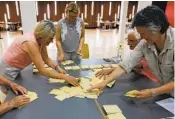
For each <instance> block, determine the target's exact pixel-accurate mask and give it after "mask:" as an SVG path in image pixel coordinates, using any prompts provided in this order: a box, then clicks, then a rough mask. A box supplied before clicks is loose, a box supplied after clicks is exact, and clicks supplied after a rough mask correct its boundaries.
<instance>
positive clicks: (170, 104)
mask: <svg viewBox="0 0 175 119" xmlns="http://www.w3.org/2000/svg"><path fill="white" fill-rule="evenodd" d="M156 103H157V104H158V105H160V106H162V107H163V108H165V109H166V110H168V111H170V112H171V113H173V114H174V99H173V98H167V99H164V100H161V101H157V102H156Z"/></svg>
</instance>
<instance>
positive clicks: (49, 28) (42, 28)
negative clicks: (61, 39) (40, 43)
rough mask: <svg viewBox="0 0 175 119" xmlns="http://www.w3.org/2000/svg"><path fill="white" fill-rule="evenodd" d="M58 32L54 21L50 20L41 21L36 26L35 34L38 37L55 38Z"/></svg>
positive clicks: (44, 38)
mask: <svg viewBox="0 0 175 119" xmlns="http://www.w3.org/2000/svg"><path fill="white" fill-rule="evenodd" d="M55 33H56V29H55V26H54V24H53V22H51V21H49V20H43V21H41V22H40V23H39V24H38V25H37V26H36V28H35V31H34V35H35V37H36V39H38V38H40V39H43V40H50V39H51V38H54V36H55Z"/></svg>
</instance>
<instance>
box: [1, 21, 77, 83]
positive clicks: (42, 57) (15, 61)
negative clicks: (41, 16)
mask: <svg viewBox="0 0 175 119" xmlns="http://www.w3.org/2000/svg"><path fill="white" fill-rule="evenodd" d="M55 32H56V29H55V26H54V24H53V23H52V22H51V21H49V20H43V21H41V22H40V23H39V24H38V25H37V26H36V28H35V30H34V33H25V34H24V35H22V36H19V37H17V38H16V39H14V41H13V43H12V44H11V46H10V47H9V48H8V49H7V50H6V52H5V54H4V56H3V57H2V60H1V61H0V74H1V75H3V76H4V77H6V78H8V79H10V80H14V79H15V78H16V77H17V75H18V74H19V73H20V71H21V70H22V69H24V68H25V67H27V66H28V65H29V64H31V63H32V62H33V63H34V64H35V66H36V68H37V69H38V70H39V72H40V73H41V74H42V75H44V76H47V77H50V78H55V79H64V80H66V81H68V82H69V83H71V84H73V85H74V86H77V85H78V82H77V80H76V79H75V78H74V77H71V76H67V75H66V74H65V73H66V72H65V71H64V70H63V69H61V68H60V67H59V66H58V65H56V64H55V63H54V62H53V61H52V60H51V59H50V58H49V57H48V53H47V48H46V47H47V45H49V44H50V43H51V42H52V41H53V38H54V36H55ZM43 62H45V63H46V64H47V65H48V66H49V67H51V68H53V69H55V70H56V71H57V72H55V71H51V70H48V69H46V68H45V67H44V63H43Z"/></svg>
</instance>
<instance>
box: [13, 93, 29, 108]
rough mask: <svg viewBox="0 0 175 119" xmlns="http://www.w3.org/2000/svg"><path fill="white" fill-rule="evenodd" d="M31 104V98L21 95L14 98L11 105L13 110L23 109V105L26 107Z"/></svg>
mask: <svg viewBox="0 0 175 119" xmlns="http://www.w3.org/2000/svg"><path fill="white" fill-rule="evenodd" d="M29 102H30V98H29V97H28V96H26V95H20V96H16V97H14V98H13V99H12V100H10V104H11V105H12V107H13V108H17V107H21V106H23V105H26V104H28V103H29Z"/></svg>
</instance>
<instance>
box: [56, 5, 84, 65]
mask: <svg viewBox="0 0 175 119" xmlns="http://www.w3.org/2000/svg"><path fill="white" fill-rule="evenodd" d="M65 13H66V17H65V18H62V19H61V20H59V22H58V25H57V28H56V46H57V49H58V61H59V62H62V61H63V60H77V59H80V58H81V55H82V54H81V53H82V47H83V44H84V34H85V27H84V21H83V20H82V19H81V18H79V17H78V16H79V13H80V10H79V7H78V5H77V4H76V3H74V2H71V3H69V4H68V5H67V6H66V8H65Z"/></svg>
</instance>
